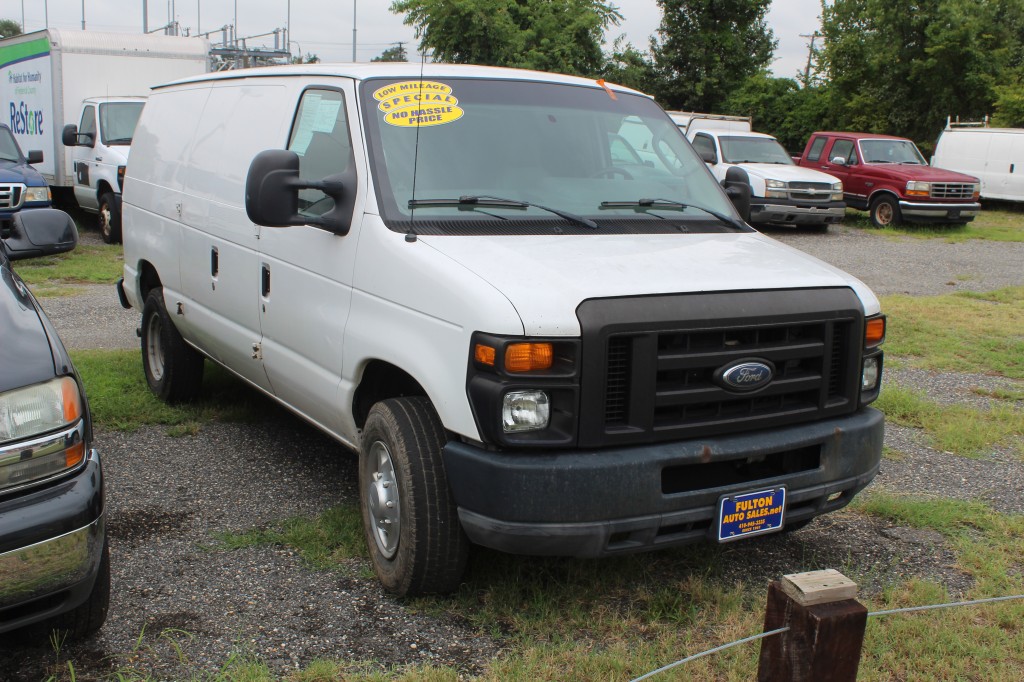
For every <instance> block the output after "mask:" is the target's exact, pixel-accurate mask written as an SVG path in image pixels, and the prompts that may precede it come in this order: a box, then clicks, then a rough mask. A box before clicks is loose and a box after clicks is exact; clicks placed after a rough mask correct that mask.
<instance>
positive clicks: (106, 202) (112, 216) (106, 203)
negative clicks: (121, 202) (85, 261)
mask: <svg viewBox="0 0 1024 682" xmlns="http://www.w3.org/2000/svg"><path fill="white" fill-rule="evenodd" d="M98 221H99V224H100V233H101V234H102V235H103V241H105V242H106V243H108V244H117V243H118V242H120V241H121V211H120V210H118V208H117V199H116V198H115V197H114V193H113V192H104V193H103V195H102V196H101V197H100V210H99V217H98Z"/></svg>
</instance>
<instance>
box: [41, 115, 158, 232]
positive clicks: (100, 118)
mask: <svg viewBox="0 0 1024 682" xmlns="http://www.w3.org/2000/svg"><path fill="white" fill-rule="evenodd" d="M145 104H146V98H145V97H91V98H89V99H87V100H85V102H83V103H82V115H81V116H80V117H79V123H78V125H75V124H74V123H69V124H68V125H66V126H64V130H63V131H62V133H61V141H62V142H63V143H64V145H65V146H67V147H71V148H72V151H71V168H72V171H73V173H74V176H75V186H74V190H75V201H76V202H78V205H79V206H80V207H81V208H82V209H84V210H86V211H89V212H90V213H96V214H97V215H98V222H99V228H100V233H101V234H102V235H103V241H105V242H107V243H108V244H109V243H111V242H120V241H121V181H122V180H123V179H124V172H125V168H126V167H127V164H128V153H129V151H130V149H131V144H132V136H133V135H134V134H135V125H136V124H137V123H138V121H139V115H140V114H142V107H143V106H144V105H145Z"/></svg>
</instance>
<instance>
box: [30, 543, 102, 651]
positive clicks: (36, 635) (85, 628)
mask: <svg viewBox="0 0 1024 682" xmlns="http://www.w3.org/2000/svg"><path fill="white" fill-rule="evenodd" d="M109 606H110V549H109V547H108V546H107V541H106V540H104V541H103V554H102V558H101V559H100V567H99V570H98V571H97V572H96V582H94V583H93V585H92V591H91V592H90V593H89V596H88V597H87V598H86V600H85V601H84V602H83V603H82V604H81V605H80V606H77V607H76V608H74V609H72V610H71V611H68V612H67V613H62V614H60V615H59V616H54V617H53V618H50V619H49V620H45V621H43V622H41V623H37V624H35V625H30V626H29V627H27V628H25V629H24V630H21V631H19V632H18V638H19V639H21V640H23V641H26V642H36V643H38V642H40V641H44V642H45V641H47V639H48V638H49V636H50V633H51V632H53V631H54V630H57V631H58V632H60V633H63V634H66V635H67V637H68V638H69V639H72V640H76V639H83V638H85V637H88V636H89V635H92V634H95V633H96V632H97V631H98V630H99V629H100V628H101V627H102V626H103V623H104V621H106V620H107V610H108V608H109Z"/></svg>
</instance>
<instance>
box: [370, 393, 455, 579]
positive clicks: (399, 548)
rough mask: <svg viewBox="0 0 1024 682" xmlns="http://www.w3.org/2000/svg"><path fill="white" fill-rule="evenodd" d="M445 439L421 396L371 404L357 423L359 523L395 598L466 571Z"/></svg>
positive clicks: (373, 559) (376, 566)
mask: <svg viewBox="0 0 1024 682" xmlns="http://www.w3.org/2000/svg"><path fill="white" fill-rule="evenodd" d="M445 440H446V438H445V432H444V427H443V425H442V424H441V420H440V419H439V418H438V416H437V413H436V412H435V411H434V408H433V406H432V405H431V404H430V401H429V400H427V399H426V398H423V397H409V398H395V399H391V400H384V401H381V402H379V403H377V404H376V405H374V406H373V407H372V408H371V409H370V414H369V416H368V417H367V419H366V425H365V427H364V428H363V437H362V452H361V453H360V456H359V497H360V502H361V504H360V506H361V507H362V513H363V529H364V531H365V533H366V541H367V545H368V549H369V553H370V561H371V562H372V563H373V569H374V571H375V572H376V574H377V577H378V579H379V580H380V582H381V584H382V585H383V586H384V589H386V590H387V591H388V592H391V593H392V594H394V595H397V596H399V597H412V596H416V595H421V594H444V593H448V592H453V591H454V590H455V589H457V588H458V586H459V583H460V582H462V576H463V574H464V573H465V571H466V561H467V559H468V557H469V539H468V538H467V537H466V534H465V533H464V532H463V531H462V526H461V525H460V524H459V516H458V512H457V510H456V506H455V501H454V500H453V499H452V496H451V492H450V491H449V489H448V478H447V476H446V475H445V471H444V463H443V462H442V460H441V448H442V447H443V446H444V444H445ZM395 526H397V527H398V530H397V532H395V531H394V530H392V529H393V528H394V527H395Z"/></svg>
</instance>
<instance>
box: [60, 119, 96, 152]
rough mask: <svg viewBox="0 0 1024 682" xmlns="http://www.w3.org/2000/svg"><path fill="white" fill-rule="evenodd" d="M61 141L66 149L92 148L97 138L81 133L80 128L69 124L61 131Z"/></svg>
mask: <svg viewBox="0 0 1024 682" xmlns="http://www.w3.org/2000/svg"><path fill="white" fill-rule="evenodd" d="M60 141H61V142H62V143H63V144H64V146H65V147H92V146H93V145H94V144H95V142H96V136H95V135H93V134H91V133H79V132H78V126H76V125H75V124H74V123H69V124H67V125H66V126H64V128H63V130H61V131H60Z"/></svg>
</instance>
